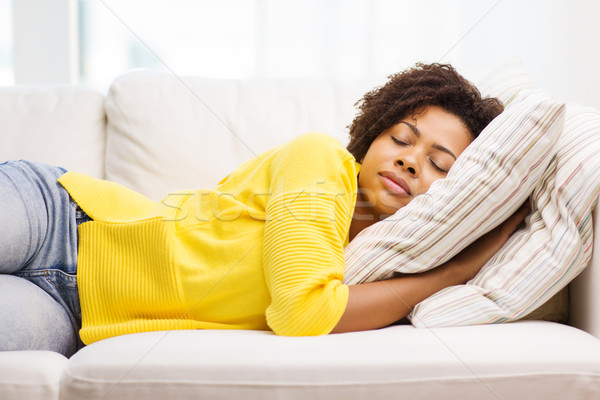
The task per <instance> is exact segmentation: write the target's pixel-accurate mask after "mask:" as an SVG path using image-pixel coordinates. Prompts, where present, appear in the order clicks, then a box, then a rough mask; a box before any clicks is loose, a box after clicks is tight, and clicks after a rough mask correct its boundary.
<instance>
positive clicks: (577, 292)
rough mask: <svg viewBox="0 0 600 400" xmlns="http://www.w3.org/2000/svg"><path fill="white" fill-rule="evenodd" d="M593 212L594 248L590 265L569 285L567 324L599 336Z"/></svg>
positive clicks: (599, 266) (597, 237)
mask: <svg viewBox="0 0 600 400" xmlns="http://www.w3.org/2000/svg"><path fill="white" fill-rule="evenodd" d="M599 217H600V211H599V210H598V207H596V209H595V210H594V212H593V221H594V250H593V255H592V260H591V261H590V265H588V267H587V268H586V269H584V270H583V272H582V273H581V274H580V275H579V276H578V277H577V278H575V279H574V280H573V282H571V284H570V286H569V295H570V307H569V308H570V310H569V324H570V325H572V326H574V327H576V328H579V329H583V330H584V331H586V332H588V333H590V334H592V335H594V336H596V337H597V338H600V318H599V317H600V251H599V249H600V224H599V223H598V218H599Z"/></svg>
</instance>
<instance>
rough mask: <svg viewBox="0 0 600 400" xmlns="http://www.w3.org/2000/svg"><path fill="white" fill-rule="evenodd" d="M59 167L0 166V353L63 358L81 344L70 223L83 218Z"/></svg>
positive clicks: (74, 233)
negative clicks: (38, 353) (63, 183)
mask: <svg viewBox="0 0 600 400" xmlns="http://www.w3.org/2000/svg"><path fill="white" fill-rule="evenodd" d="M64 172H66V171H65V170H64V169H62V168H58V167H51V166H48V165H44V164H39V163H34V162H29V161H8V162H5V163H2V164H0V321H1V322H0V350H52V351H56V352H58V353H61V354H63V355H65V356H67V357H69V356H71V355H72V354H73V353H75V352H76V351H77V350H78V349H79V348H81V347H83V344H82V343H81V340H80V339H79V329H80V328H81V309H80V305H79V294H78V292H77V279H76V273H77V244H78V243H77V242H78V235H77V226H78V225H79V224H81V223H83V222H86V221H89V220H90V219H89V217H88V216H87V215H86V214H85V213H83V212H82V211H80V210H78V207H77V204H75V203H74V202H73V201H72V200H71V198H70V196H69V194H68V193H67V191H66V190H65V189H64V188H63V187H62V186H61V185H60V184H59V183H58V182H57V179H58V177H60V176H61V175H62V174H63V173H64Z"/></svg>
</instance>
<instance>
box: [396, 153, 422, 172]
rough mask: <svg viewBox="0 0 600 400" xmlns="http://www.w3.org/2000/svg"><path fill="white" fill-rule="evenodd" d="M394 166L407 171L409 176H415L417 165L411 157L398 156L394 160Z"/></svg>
mask: <svg viewBox="0 0 600 400" xmlns="http://www.w3.org/2000/svg"><path fill="white" fill-rule="evenodd" d="M396 164H397V165H399V166H400V167H402V169H403V170H405V171H408V173H409V174H411V175H413V176H417V173H418V168H417V163H416V161H415V160H414V159H413V158H412V157H410V156H408V155H403V156H400V157H398V158H397V159H396Z"/></svg>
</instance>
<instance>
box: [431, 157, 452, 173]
mask: <svg viewBox="0 0 600 400" xmlns="http://www.w3.org/2000/svg"><path fill="white" fill-rule="evenodd" d="M429 162H430V163H431V165H433V168H435V169H437V170H438V171H440V172H441V173H444V174H447V173H448V171H446V170H445V169H442V168H440V167H438V165H437V164H436V163H435V162H434V161H433V160H432V159H429Z"/></svg>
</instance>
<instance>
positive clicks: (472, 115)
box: [347, 63, 504, 160]
mask: <svg viewBox="0 0 600 400" xmlns="http://www.w3.org/2000/svg"><path fill="white" fill-rule="evenodd" d="M388 78H389V80H388V81H387V83H386V84H384V85H383V86H381V87H378V88H375V89H373V90H372V91H370V92H368V93H367V94H365V95H364V97H363V98H362V99H360V100H359V101H358V102H356V104H355V107H357V108H358V110H359V112H358V114H357V116H356V118H354V121H352V124H350V126H348V128H349V129H350V132H349V135H350V142H349V144H348V147H347V148H348V151H349V152H350V153H351V154H352V155H353V156H354V158H356V159H357V160H362V159H363V158H364V156H365V154H367V150H368V149H369V146H371V143H372V142H373V140H375V138H377V136H379V134H381V133H382V132H384V131H385V130H386V129H388V128H391V127H392V126H394V125H396V124H397V123H399V122H400V121H401V120H402V119H404V118H406V117H407V116H409V115H412V114H413V113H415V112H417V111H418V110H419V109H420V108H422V107H425V106H439V107H441V108H443V109H444V110H446V111H447V112H449V113H451V114H453V115H456V116H457V117H458V118H460V120H461V121H463V123H464V124H465V126H466V127H467V129H468V130H469V131H470V132H471V134H472V135H473V138H476V137H477V136H478V135H479V133H480V132H481V131H482V130H483V128H485V126H486V125H487V124H489V123H490V122H491V121H492V119H494V118H495V117H496V116H497V115H498V114H500V113H501V112H502V111H503V110H504V106H503V105H502V103H501V102H500V101H499V100H498V99H495V98H485V99H484V98H482V97H481V93H480V92H479V90H478V89H477V88H476V87H475V86H474V85H473V84H472V83H471V82H469V81H468V80H466V79H465V78H463V77H462V76H461V75H460V74H459V73H458V72H456V70H455V69H454V68H453V67H452V66H451V65H448V64H438V63H434V64H423V63H418V64H416V65H415V66H414V67H413V68H409V69H407V70H405V71H403V72H400V73H396V74H393V75H390V76H389V77H388Z"/></svg>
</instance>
